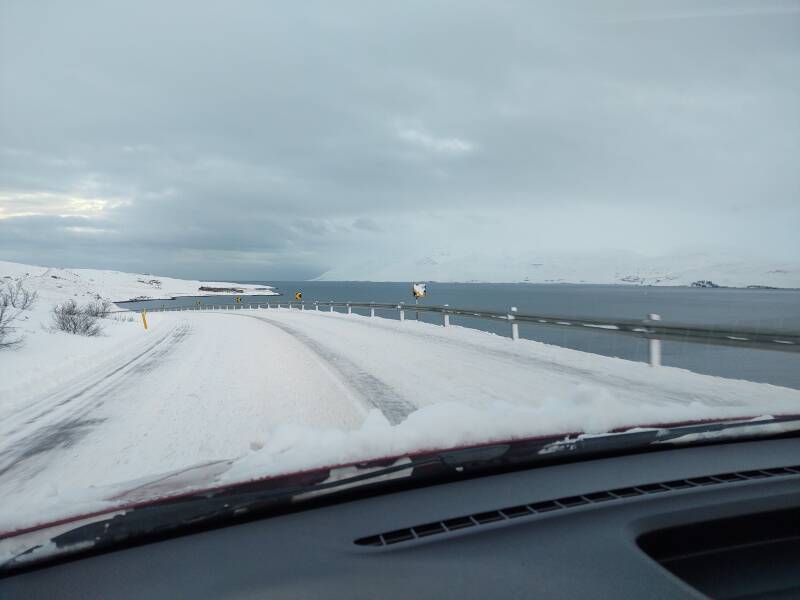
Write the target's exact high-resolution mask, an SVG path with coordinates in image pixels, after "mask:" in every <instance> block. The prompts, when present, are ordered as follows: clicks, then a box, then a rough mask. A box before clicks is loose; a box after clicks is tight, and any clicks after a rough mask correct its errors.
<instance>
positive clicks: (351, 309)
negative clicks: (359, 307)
mask: <svg viewBox="0 0 800 600" xmlns="http://www.w3.org/2000/svg"><path fill="white" fill-rule="evenodd" d="M347 314H348V315H352V314H353V307H352V306H350V303H348V304H347Z"/></svg>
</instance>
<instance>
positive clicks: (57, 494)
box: [0, 278, 800, 531]
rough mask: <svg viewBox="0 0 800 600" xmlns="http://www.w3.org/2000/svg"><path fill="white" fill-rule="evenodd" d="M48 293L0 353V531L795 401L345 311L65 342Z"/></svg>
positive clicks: (109, 333) (153, 325) (184, 319)
mask: <svg viewBox="0 0 800 600" xmlns="http://www.w3.org/2000/svg"><path fill="white" fill-rule="evenodd" d="M27 281H29V282H31V285H32V287H34V289H37V288H36V286H35V282H36V281H43V279H41V278H40V279H39V280H35V279H29V280H27ZM53 281H56V280H53ZM48 283H49V282H48ZM41 289H42V290H43V289H44V288H41ZM59 289H66V288H59ZM48 293H49V292H48ZM45 297H47V298H48V299H47V300H46V301H43V299H44V298H45ZM66 297H69V296H68V295H67V294H65V295H64V296H63V297H62V299H63V298H66ZM55 299H56V298H55V296H48V294H45V293H43V294H42V299H40V306H39V307H38V308H37V309H36V311H38V312H34V313H32V315H30V316H29V321H27V322H26V323H27V327H28V328H29V329H37V332H36V334H35V335H30V336H29V338H28V340H26V343H25V344H24V345H23V346H22V347H20V348H18V349H16V350H13V351H10V352H9V351H6V352H3V353H0V503H1V504H2V506H3V507H4V510H3V511H2V514H0V531H2V530H7V529H16V528H18V527H22V526H25V525H31V524H34V523H37V522H41V521H43V520H51V519H53V518H57V517H61V516H66V515H74V514H77V513H82V512H86V511H88V510H96V509H100V508H104V507H110V506H113V505H114V504H115V503H119V502H124V501H130V500H131V499H143V498H152V497H157V496H160V495H164V494H170V493H176V492H179V491H186V490H187V489H192V488H197V487H209V486H213V485H220V484H224V483H227V482H233V481H241V480H246V479H249V478H254V477H262V476H269V475H276V474H281V473H287V472H292V471H297V470H300V469H307V468H313V467H321V466H327V465H335V464H342V463H348V462H355V461H362V460H366V459H369V458H377V457H385V456H395V455H404V454H408V453H413V452H419V451H422V450H430V449H435V448H443V447H451V446H457V445H467V444H474V443H481V442H486V441H491V440H501V439H509V438H519V437H529V436H536V435H545V434H555V433H564V432H589V433H600V432H605V431H609V430H611V429H616V428H621V427H623V428H624V427H635V426H638V425H647V424H656V423H667V422H674V421H686V420H697V419H716V418H725V417H751V416H760V415H769V414H786V413H793V412H800V391H798V390H791V389H788V388H782V387H778V386H772V385H766V384H757V383H751V382H746V381H736V380H726V379H721V378H717V377H709V376H706V375H699V374H696V373H691V372H689V371H685V370H680V369H675V368H669V367H665V368H661V369H651V368H649V367H648V366H646V365H644V364H641V363H634V362H630V361H625V360H620V359H613V358H607V357H603V356H597V355H592V354H588V353H583V352H577V351H574V350H568V349H564V348H558V347H553V346H548V345H545V344H541V343H538V342H533V341H529V340H520V341H518V342H512V341H510V340H509V339H507V338H503V337H500V336H496V335H493V334H489V333H486V332H481V331H475V330H470V329H466V328H461V327H449V328H446V329H445V328H442V327H438V326H435V325H430V324H425V323H419V322H414V321H406V322H404V323H400V322H398V321H391V320H387V319H380V318H369V317H363V316H359V315H344V314H337V313H333V314H331V313H327V312H315V311H305V312H300V311H297V310H294V311H290V310H287V309H270V310H266V309H259V310H238V311H205V312H177V313H154V314H152V315H150V318H149V321H150V328H149V330H148V331H147V332H145V331H144V330H143V328H142V326H141V323H140V322H139V321H138V320H136V321H133V322H124V321H123V322H118V321H107V320H106V321H107V322H106V326H105V334H104V336H102V337H99V338H77V337H74V336H67V335H66V334H63V333H52V332H49V331H46V330H44V329H42V325H43V323H42V322H37V320H40V318H41V315H46V314H47V310H48V305H49V303H50V302H52V301H53V300H55ZM37 315H39V316H37Z"/></svg>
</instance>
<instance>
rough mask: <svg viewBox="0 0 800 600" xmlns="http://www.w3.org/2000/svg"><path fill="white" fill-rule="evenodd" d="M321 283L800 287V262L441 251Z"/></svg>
mask: <svg viewBox="0 0 800 600" xmlns="http://www.w3.org/2000/svg"><path fill="white" fill-rule="evenodd" d="M317 279H318V280H320V281H441V282H497V283H500V282H510V283H516V282H528V283H601V284H628V285H661V286H665V285H672V286H689V285H692V284H693V283H695V282H703V283H702V284H701V285H703V287H713V286H709V285H708V284H709V282H710V283H712V284H713V285H717V286H722V287H777V288H800V261H793V262H790V261H783V262H778V261H775V262H770V261H763V260H748V259H738V258H727V257H720V256H712V255H709V254H702V253H696V254H683V255H675V256H665V257H656V258H652V257H644V256H639V255H636V254H633V253H625V252H613V253H597V254H593V255H555V254H552V255H527V256H486V255H478V254H473V255H456V254H453V253H451V252H450V251H447V250H437V251H435V252H432V253H430V254H427V255H419V256H413V257H412V256H409V257H399V258H396V259H391V258H390V259H371V260H366V261H360V262H353V263H352V264H344V265H341V266H337V267H335V268H333V269H331V270H329V271H327V272H325V273H324V274H323V275H321V276H320V277H318V278H317Z"/></svg>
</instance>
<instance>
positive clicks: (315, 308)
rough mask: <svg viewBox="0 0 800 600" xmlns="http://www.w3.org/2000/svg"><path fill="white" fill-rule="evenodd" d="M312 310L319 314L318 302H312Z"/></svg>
mask: <svg viewBox="0 0 800 600" xmlns="http://www.w3.org/2000/svg"><path fill="white" fill-rule="evenodd" d="M314 310H315V311H317V312H319V302H317V301H316V300H314Z"/></svg>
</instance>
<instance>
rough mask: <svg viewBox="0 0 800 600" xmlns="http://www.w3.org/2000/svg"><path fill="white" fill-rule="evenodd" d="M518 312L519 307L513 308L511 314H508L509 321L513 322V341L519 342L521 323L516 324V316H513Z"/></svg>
mask: <svg viewBox="0 0 800 600" xmlns="http://www.w3.org/2000/svg"><path fill="white" fill-rule="evenodd" d="M515 312H517V307H516V306H512V307H511V312H510V313H509V314H508V320H509V321H511V339H512V340H518V339H519V323H517V322H516V320H515V319H516V318H517V317H516V316H515V315H514V314H513V313H515Z"/></svg>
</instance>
